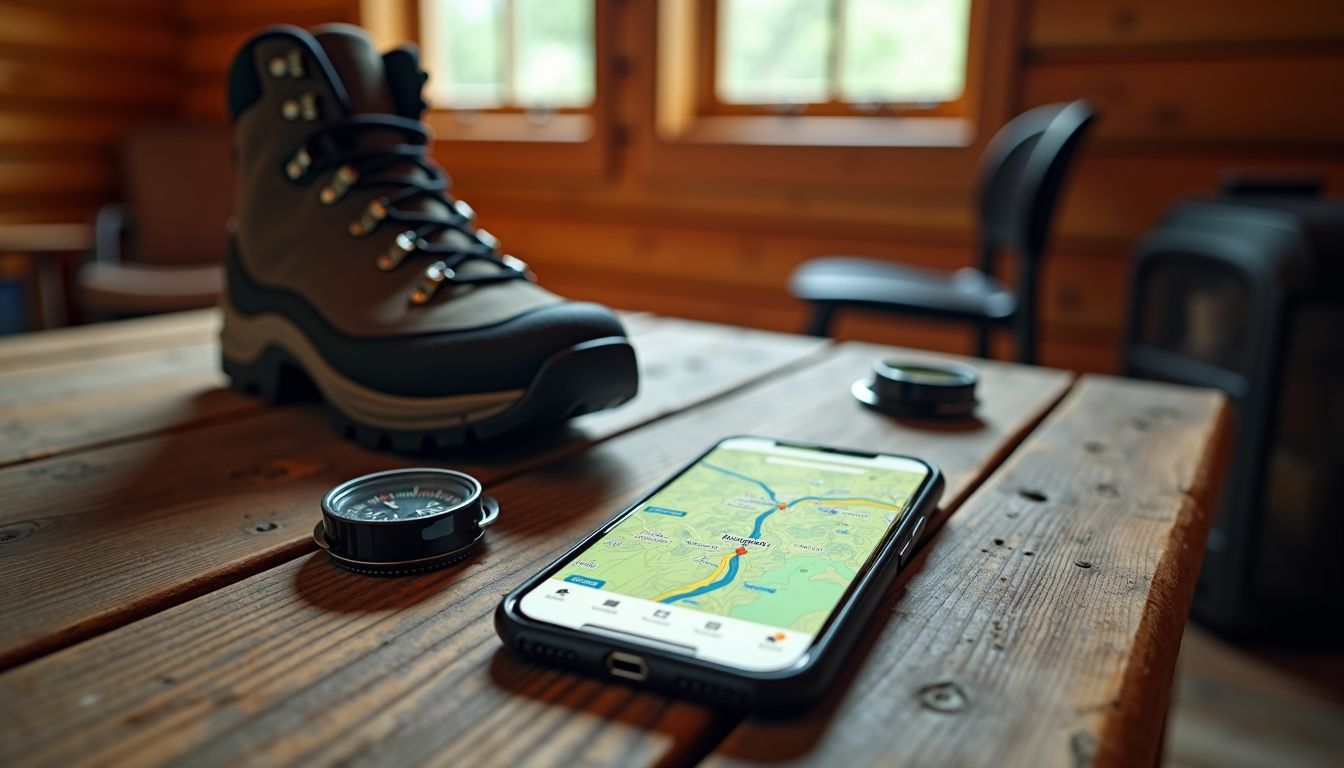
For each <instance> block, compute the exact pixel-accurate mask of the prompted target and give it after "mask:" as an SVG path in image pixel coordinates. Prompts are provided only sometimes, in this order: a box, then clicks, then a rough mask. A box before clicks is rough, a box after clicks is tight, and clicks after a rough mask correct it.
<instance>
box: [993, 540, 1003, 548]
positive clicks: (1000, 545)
mask: <svg viewBox="0 0 1344 768" xmlns="http://www.w3.org/2000/svg"><path fill="white" fill-rule="evenodd" d="M994 546H996V547H1002V546H1003V539H995V540H994Z"/></svg>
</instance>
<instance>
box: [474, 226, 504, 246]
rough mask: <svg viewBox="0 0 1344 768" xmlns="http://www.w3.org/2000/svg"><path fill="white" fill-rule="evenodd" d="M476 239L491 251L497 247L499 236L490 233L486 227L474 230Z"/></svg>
mask: <svg viewBox="0 0 1344 768" xmlns="http://www.w3.org/2000/svg"><path fill="white" fill-rule="evenodd" d="M476 241H477V242H479V243H480V244H481V245H484V246H485V247H487V248H489V249H490V250H492V251H494V250H498V249H499V238H498V237H495V236H494V235H492V234H490V231H489V230H486V229H478V230H476Z"/></svg>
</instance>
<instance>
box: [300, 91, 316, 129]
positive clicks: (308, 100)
mask: <svg viewBox="0 0 1344 768" xmlns="http://www.w3.org/2000/svg"><path fill="white" fill-rule="evenodd" d="M299 112H300V113H301V114H302V115H303V119H304V120H305V121H307V122H310V123H311V122H313V121H314V120H316V119H317V118H318V111H317V96H316V95H315V94H313V93H311V92H309V93H305V94H303V95H302V96H300V97H299Z"/></svg>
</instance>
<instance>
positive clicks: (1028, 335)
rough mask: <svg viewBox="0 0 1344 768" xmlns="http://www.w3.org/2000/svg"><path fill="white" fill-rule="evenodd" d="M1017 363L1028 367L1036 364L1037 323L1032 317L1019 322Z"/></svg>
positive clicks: (1029, 316) (1020, 319) (1026, 316)
mask: <svg viewBox="0 0 1344 768" xmlns="http://www.w3.org/2000/svg"><path fill="white" fill-rule="evenodd" d="M1016 346H1017V361H1018V362H1019V363H1026V364H1027V365H1035V364H1036V322H1035V318H1033V317H1032V316H1031V315H1024V316H1022V317H1019V318H1018V320H1017V344H1016Z"/></svg>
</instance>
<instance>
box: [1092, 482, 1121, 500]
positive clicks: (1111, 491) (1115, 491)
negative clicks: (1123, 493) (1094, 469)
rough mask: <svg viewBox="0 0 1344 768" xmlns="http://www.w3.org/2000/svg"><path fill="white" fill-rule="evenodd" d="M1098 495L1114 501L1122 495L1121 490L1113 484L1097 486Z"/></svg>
mask: <svg viewBox="0 0 1344 768" xmlns="http://www.w3.org/2000/svg"><path fill="white" fill-rule="evenodd" d="M1097 493H1099V494H1101V495H1102V496H1107V497H1110V498H1112V499H1114V498H1116V497H1117V496H1119V495H1120V489H1119V488H1117V487H1115V486H1114V485H1112V484H1111V483H1101V484H1100V485H1098V486H1097Z"/></svg>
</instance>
